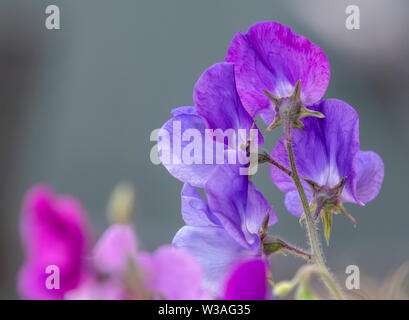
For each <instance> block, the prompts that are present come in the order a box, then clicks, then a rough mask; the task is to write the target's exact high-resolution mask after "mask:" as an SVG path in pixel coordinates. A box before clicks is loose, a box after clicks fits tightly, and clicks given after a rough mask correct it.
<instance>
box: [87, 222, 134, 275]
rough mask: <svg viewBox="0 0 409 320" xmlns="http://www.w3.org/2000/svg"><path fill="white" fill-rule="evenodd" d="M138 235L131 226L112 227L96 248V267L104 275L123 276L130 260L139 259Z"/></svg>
mask: <svg viewBox="0 0 409 320" xmlns="http://www.w3.org/2000/svg"><path fill="white" fill-rule="evenodd" d="M137 250H138V244H137V239H136V235H135V233H134V231H133V229H132V227H131V226H129V225H112V226H110V227H109V228H108V229H107V230H106V231H105V232H104V234H103V235H102V236H101V238H100V239H99V241H98V243H97V244H96V245H95V248H94V264H95V267H96V268H97V269H98V270H99V271H100V272H103V273H107V274H116V275H121V274H123V272H125V271H126V267H127V266H128V263H129V260H135V259H136V257H137Z"/></svg>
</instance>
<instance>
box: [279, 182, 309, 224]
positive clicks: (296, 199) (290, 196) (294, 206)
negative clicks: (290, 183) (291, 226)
mask: <svg viewBox="0 0 409 320" xmlns="http://www.w3.org/2000/svg"><path fill="white" fill-rule="evenodd" d="M304 190H305V195H306V196H307V199H308V202H310V201H311V200H312V195H311V192H310V190H309V189H304ZM284 203H285V206H286V208H287V210H288V211H290V213H291V214H292V215H294V216H296V217H298V218H301V216H302V214H303V213H304V209H303V207H302V203H301V199H300V196H299V195H298V192H297V191H296V190H294V191H289V192H287V193H286V194H285V200H284Z"/></svg>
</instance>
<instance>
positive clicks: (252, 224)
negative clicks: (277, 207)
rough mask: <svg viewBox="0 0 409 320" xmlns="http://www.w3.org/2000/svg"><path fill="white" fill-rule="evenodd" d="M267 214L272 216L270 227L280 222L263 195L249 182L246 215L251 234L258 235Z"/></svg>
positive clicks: (269, 222)
mask: <svg viewBox="0 0 409 320" xmlns="http://www.w3.org/2000/svg"><path fill="white" fill-rule="evenodd" d="M267 213H269V216H270V217H269V220H268V225H269V226H271V225H273V224H275V223H276V222H277V221H278V218H277V215H276V214H275V212H274V210H273V208H271V206H270V204H269V203H268V201H267V200H266V198H264V196H263V194H262V193H261V192H260V191H259V190H257V189H256V187H255V186H254V184H253V182H251V181H249V185H248V191H247V209H246V215H245V220H246V226H247V229H248V230H249V231H250V232H251V233H254V234H257V233H258V232H259V230H260V226H261V224H262V222H263V219H264V218H265V216H266V214H267Z"/></svg>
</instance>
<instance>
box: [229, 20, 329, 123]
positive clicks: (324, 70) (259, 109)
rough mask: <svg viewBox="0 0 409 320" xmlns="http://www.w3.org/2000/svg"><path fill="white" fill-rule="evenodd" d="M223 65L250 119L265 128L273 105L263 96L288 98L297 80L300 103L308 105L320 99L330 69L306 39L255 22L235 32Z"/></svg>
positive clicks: (273, 24) (271, 24)
mask: <svg viewBox="0 0 409 320" xmlns="http://www.w3.org/2000/svg"><path fill="white" fill-rule="evenodd" d="M226 61H228V62H233V63H234V73H235V78H236V84H237V90H238V93H239V96H240V98H241V101H242V103H243V105H244V107H245V108H246V110H247V111H248V112H249V113H250V115H251V116H252V117H255V116H258V115H260V116H261V117H262V118H263V120H264V121H265V122H266V123H267V124H268V125H269V124H270V123H271V122H273V119H274V116H275V111H274V105H273V104H272V103H271V101H270V100H269V99H268V97H267V96H266V95H265V94H264V93H263V90H268V91H269V92H271V93H272V94H274V95H275V96H277V97H282V98H285V97H288V96H289V95H290V94H291V93H292V92H293V90H294V87H295V85H296V83H297V81H298V80H301V102H302V104H303V105H311V104H313V103H315V102H317V101H318V100H319V99H321V98H322V96H323V95H324V93H325V91H326V89H327V87H328V83H329V79H330V68H329V62H328V59H327V57H326V56H325V53H324V52H323V51H322V50H321V49H320V48H319V47H318V46H317V45H315V44H314V43H312V42H311V41H310V40H308V39H307V38H305V37H303V36H300V35H297V34H295V33H293V32H292V31H291V29H290V28H288V27H287V26H284V25H281V24H279V23H276V22H259V23H256V24H254V25H253V26H251V27H250V28H249V30H248V31H247V33H246V34H244V35H243V34H242V33H241V32H238V33H237V34H236V36H235V37H234V38H233V40H232V43H231V45H230V47H229V50H228V53H227V57H226Z"/></svg>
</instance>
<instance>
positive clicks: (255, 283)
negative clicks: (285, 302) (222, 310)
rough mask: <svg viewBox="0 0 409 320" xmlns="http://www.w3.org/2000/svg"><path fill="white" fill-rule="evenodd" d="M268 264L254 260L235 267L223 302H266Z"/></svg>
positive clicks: (226, 287)
mask: <svg viewBox="0 0 409 320" xmlns="http://www.w3.org/2000/svg"><path fill="white" fill-rule="evenodd" d="M266 268H267V266H266V262H265V261H263V260H261V259H254V260H250V261H246V262H242V263H240V264H239V265H237V266H235V268H234V269H233V270H232V272H231V274H230V276H229V277H228V279H227V281H226V286H225V292H224V296H223V300H265V299H266V298H267V272H266Z"/></svg>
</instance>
